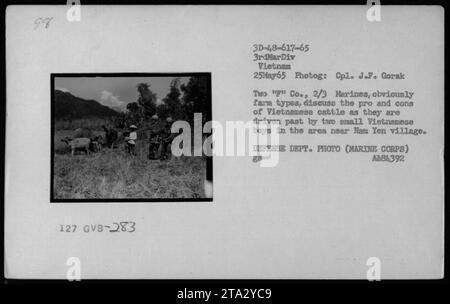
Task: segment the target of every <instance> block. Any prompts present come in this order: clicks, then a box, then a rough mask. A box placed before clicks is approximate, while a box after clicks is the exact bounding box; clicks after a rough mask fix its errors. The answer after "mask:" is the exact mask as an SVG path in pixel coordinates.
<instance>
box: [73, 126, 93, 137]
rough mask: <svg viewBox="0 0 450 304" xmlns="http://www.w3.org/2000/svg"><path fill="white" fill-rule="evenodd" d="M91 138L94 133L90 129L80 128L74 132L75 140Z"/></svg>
mask: <svg viewBox="0 0 450 304" xmlns="http://www.w3.org/2000/svg"><path fill="white" fill-rule="evenodd" d="M82 137H83V138H91V137H92V131H91V130H89V129H84V128H78V129H75V131H73V138H82Z"/></svg>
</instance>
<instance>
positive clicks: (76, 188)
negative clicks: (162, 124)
mask: <svg viewBox="0 0 450 304" xmlns="http://www.w3.org/2000/svg"><path fill="white" fill-rule="evenodd" d="M146 152H147V151H145V146H144V145H141V146H140V148H139V149H137V155H136V156H132V155H130V154H128V153H126V152H125V151H124V149H122V148H117V149H105V150H102V151H101V152H99V153H92V154H91V155H84V154H76V155H75V156H71V155H70V154H56V153H55V158H54V197H55V198H58V199H68V198H76V199H95V198H109V199H114V198H200V197H204V190H203V184H204V176H205V174H206V159H205V158H203V157H179V158H178V157H172V158H171V159H170V160H166V161H160V160H149V159H147V153H146Z"/></svg>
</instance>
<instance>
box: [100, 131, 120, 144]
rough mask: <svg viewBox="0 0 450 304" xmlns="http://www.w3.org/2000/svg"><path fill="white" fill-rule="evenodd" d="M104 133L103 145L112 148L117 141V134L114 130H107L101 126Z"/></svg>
mask: <svg viewBox="0 0 450 304" xmlns="http://www.w3.org/2000/svg"><path fill="white" fill-rule="evenodd" d="M102 128H103V130H104V131H105V143H104V144H105V145H106V146H107V147H110V148H113V146H114V144H115V142H116V141H117V138H118V134H117V131H116V130H114V129H110V128H107V127H106V126H102Z"/></svg>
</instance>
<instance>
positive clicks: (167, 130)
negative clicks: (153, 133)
mask: <svg viewBox="0 0 450 304" xmlns="http://www.w3.org/2000/svg"><path fill="white" fill-rule="evenodd" d="M172 121H173V119H172V117H167V118H166V124H165V126H164V129H163V133H162V141H161V147H160V150H161V159H168V158H170V157H171V155H172V150H171V145H172V140H173V139H174V137H175V134H172V131H171V128H172Z"/></svg>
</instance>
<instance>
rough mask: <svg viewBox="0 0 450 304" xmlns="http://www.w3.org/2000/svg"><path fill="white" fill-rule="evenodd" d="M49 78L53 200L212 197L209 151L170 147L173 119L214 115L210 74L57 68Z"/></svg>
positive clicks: (189, 120) (152, 199) (190, 119)
mask: <svg viewBox="0 0 450 304" xmlns="http://www.w3.org/2000/svg"><path fill="white" fill-rule="evenodd" d="M51 81H52V138H53V141H52V143H53V149H52V160H53V161H52V166H53V168H52V200H53V201H55V202H63V201H70V200H80V201H83V200H86V201H92V200H94V201H104V200H111V201H114V200H121V199H125V200H128V201H131V200H134V199H138V200H141V201H147V200H150V201H158V200H177V199H178V200H185V199H188V200H189V199H191V200H208V199H211V198H212V193H211V190H210V188H211V187H212V185H211V183H212V181H211V176H210V175H211V172H210V170H211V162H212V160H211V157H208V156H205V155H202V156H194V155H191V156H186V155H181V156H178V157H177V156H173V155H172V150H171V144H172V141H173V139H174V138H176V136H177V135H178V130H177V131H176V132H172V131H171V127H172V124H173V123H174V122H175V121H184V122H187V123H189V124H190V125H192V124H193V123H194V121H193V119H194V113H197V115H198V114H201V117H202V118H204V120H206V119H207V118H210V117H211V97H210V89H209V87H210V75H209V74H207V73H204V74H200V73H197V74H194V73H193V74H178V75H176V74H172V75H170V74H167V75H164V74H158V75H156V74H153V75H151V74H147V75H145V74H139V75H136V74H134V75H133V74H131V75H130V74H122V75H120V74H112V75H111V74H108V75H100V74H97V75H95V74H90V75H87V74H84V75H76V74H53V75H52V77H51ZM205 185H206V187H207V190H206V193H205Z"/></svg>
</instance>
